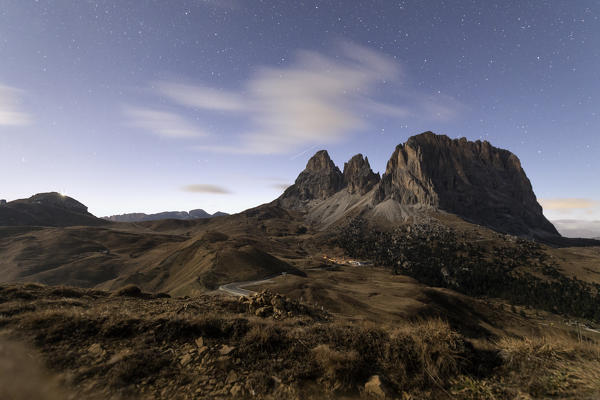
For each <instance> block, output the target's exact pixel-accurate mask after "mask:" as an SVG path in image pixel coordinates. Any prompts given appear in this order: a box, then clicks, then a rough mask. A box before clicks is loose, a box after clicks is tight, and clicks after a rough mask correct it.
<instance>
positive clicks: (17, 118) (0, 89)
mask: <svg viewBox="0 0 600 400" xmlns="http://www.w3.org/2000/svg"><path fill="white" fill-rule="evenodd" d="M22 94H23V92H22V91H21V90H19V89H15V88H13V87H10V86H4V85H2V84H0V127H1V126H25V125H29V124H31V122H32V118H31V116H30V115H29V114H27V113H25V112H24V111H22V110H21V104H20V98H21V96H22Z"/></svg>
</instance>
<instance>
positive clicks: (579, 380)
mask: <svg viewBox="0 0 600 400" xmlns="http://www.w3.org/2000/svg"><path fill="white" fill-rule="evenodd" d="M497 346H498V348H499V354H500V356H501V357H502V359H503V361H504V363H503V367H502V369H503V371H504V372H505V374H506V375H507V376H508V377H510V378H509V380H508V381H509V382H511V383H512V385H513V386H517V387H520V388H521V389H522V390H524V391H526V392H527V393H528V394H530V395H531V396H534V397H545V396H553V397H557V396H558V397H563V398H568V397H571V398H585V396H593V395H596V396H600V345H599V344H598V343H594V342H592V341H589V340H579V339H577V338H573V337H570V336H567V335H547V336H542V337H526V338H502V339H500V340H499V341H498V342H497ZM590 398H593V397H590Z"/></svg>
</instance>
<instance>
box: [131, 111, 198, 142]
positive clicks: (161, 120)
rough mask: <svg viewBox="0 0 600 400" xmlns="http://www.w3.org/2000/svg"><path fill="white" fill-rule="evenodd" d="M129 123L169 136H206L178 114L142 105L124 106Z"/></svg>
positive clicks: (159, 134)
mask: <svg viewBox="0 0 600 400" xmlns="http://www.w3.org/2000/svg"><path fill="white" fill-rule="evenodd" d="M124 112H125V115H126V116H127V117H128V118H129V124H130V125H131V126H135V127H137V128H141V129H144V130H147V131H149V132H152V133H154V134H156V135H158V136H164V137H170V138H193V137H198V136H206V135H207V134H206V133H205V132H204V131H202V130H201V129H199V128H197V127H195V126H193V125H192V124H190V123H189V122H188V121H187V120H186V119H185V118H183V117H182V116H180V115H179V114H176V113H172V112H168V111H162V110H156V109H151V108H143V107H125V109H124Z"/></svg>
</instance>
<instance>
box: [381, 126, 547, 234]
mask: <svg viewBox="0 0 600 400" xmlns="http://www.w3.org/2000/svg"><path fill="white" fill-rule="evenodd" d="M386 199H394V200H396V201H398V202H400V203H402V204H417V203H420V204H426V205H430V206H433V207H436V208H439V209H441V210H444V211H447V212H450V213H453V214H456V215H459V216H461V217H463V218H464V219H466V220H468V221H470V222H474V223H477V224H480V225H485V226H488V227H490V228H492V229H495V230H498V231H501V232H507V233H512V234H517V235H529V236H543V235H553V236H557V235H558V232H557V231H556V229H555V228H554V226H553V225H552V224H551V223H550V222H549V221H548V220H547V219H546V218H545V217H544V215H543V214H542V207H541V206H540V205H539V204H538V202H537V199H536V197H535V194H534V193H533V189H532V187H531V183H530V181H529V179H528V178H527V176H526V175H525V171H523V168H522V167H521V163H520V161H519V159H518V158H517V156H515V155H514V154H513V153H511V152H510V151H507V150H503V149H499V148H496V147H493V146H492V145H491V144H490V143H489V142H487V141H483V142H482V141H479V140H478V141H475V142H471V141H468V140H467V139H465V138H461V139H450V138H449V137H447V136H445V135H436V134H434V133H431V132H425V133H422V134H420V135H417V136H413V137H411V138H409V139H408V141H407V142H406V143H404V144H401V145H399V146H398V147H396V150H395V151H394V153H393V154H392V158H391V159H390V161H389V162H388V165H387V168H386V172H385V174H384V175H383V177H382V179H381V184H380V185H379V187H378V188H377V194H376V196H375V200H376V201H377V202H381V201H384V200H386Z"/></svg>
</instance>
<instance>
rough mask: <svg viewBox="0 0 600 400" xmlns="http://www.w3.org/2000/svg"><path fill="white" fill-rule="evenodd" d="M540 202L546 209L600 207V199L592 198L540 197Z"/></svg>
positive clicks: (561, 209)
mask: <svg viewBox="0 0 600 400" xmlns="http://www.w3.org/2000/svg"><path fill="white" fill-rule="evenodd" d="M539 202H540V204H541V205H542V207H543V208H544V209H545V210H559V211H569V210H581V209H591V208H595V207H600V201H596V200H592V199H576V198H563V199H560V198H559V199H539Z"/></svg>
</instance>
